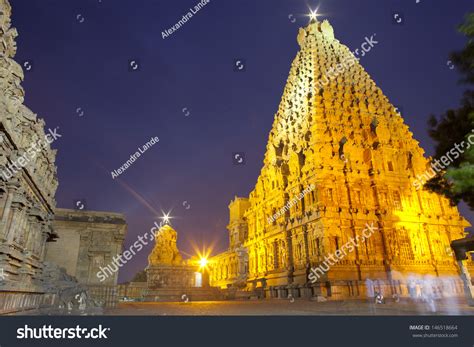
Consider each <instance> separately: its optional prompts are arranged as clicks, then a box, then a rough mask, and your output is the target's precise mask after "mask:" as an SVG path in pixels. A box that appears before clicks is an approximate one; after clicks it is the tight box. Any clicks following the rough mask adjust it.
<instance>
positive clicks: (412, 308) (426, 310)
mask: <svg viewBox="0 0 474 347" xmlns="http://www.w3.org/2000/svg"><path fill="white" fill-rule="evenodd" d="M104 314H106V315H159V316H167V315H169V316H175V315H178V316H179V315H184V316H200V315H217V316H221V315H222V316H234V315H245V316H254V315H257V316H261V315H271V316H273V315H291V316H293V315H294V316H298V315H344V316H346V315H387V316H391V315H474V307H469V306H468V305H467V304H466V302H465V301H464V300H459V299H451V300H449V301H448V300H443V301H437V302H436V303H435V305H434V306H430V305H429V304H427V303H422V302H418V303H416V302H412V301H410V302H409V301H401V302H399V303H396V302H387V303H386V304H378V305H376V304H374V303H372V302H366V301H360V300H350V301H349V300H348V301H328V302H315V301H308V300H295V301H294V302H290V301H289V300H276V299H275V300H271V299H268V300H251V301H200V302H187V303H184V302H126V303H120V304H119V305H118V307H117V308H114V309H106V310H105V312H104Z"/></svg>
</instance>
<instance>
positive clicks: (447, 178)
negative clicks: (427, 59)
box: [425, 13, 474, 210]
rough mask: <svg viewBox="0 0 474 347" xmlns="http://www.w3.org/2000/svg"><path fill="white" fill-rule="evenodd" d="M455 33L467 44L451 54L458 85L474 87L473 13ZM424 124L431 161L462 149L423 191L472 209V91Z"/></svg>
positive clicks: (473, 108) (473, 197)
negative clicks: (432, 148)
mask: <svg viewBox="0 0 474 347" xmlns="http://www.w3.org/2000/svg"><path fill="white" fill-rule="evenodd" d="M459 32H461V33H462V34H464V35H465V36H466V37H467V39H468V41H467V44H466V46H465V47H464V49H463V50H461V51H459V52H454V53H452V54H451V60H452V61H453V63H454V64H455V65H456V66H457V68H458V69H459V71H460V72H461V74H462V76H463V77H462V79H461V81H460V82H461V83H465V84H467V85H468V86H469V87H471V86H472V85H473V84H474V13H470V14H468V15H467V16H466V20H465V22H464V23H463V24H462V25H461V26H460V27H459ZM469 87H468V88H469ZM428 125H429V128H430V129H429V132H428V133H429V135H430V136H431V138H433V140H435V142H436V148H435V155H434V157H435V158H437V159H439V158H440V157H442V156H443V155H445V154H446V153H448V152H449V151H450V150H452V149H453V148H454V146H455V144H459V145H461V144H462V143H463V144H464V146H463V149H461V150H460V155H459V157H458V158H457V159H455V160H454V161H453V162H452V163H451V164H450V166H449V168H448V169H447V170H446V171H441V172H439V173H437V174H436V176H434V177H433V178H432V179H431V180H429V181H428V182H427V183H426V184H425V188H427V189H429V190H431V191H434V192H437V193H441V194H443V195H445V196H446V197H447V198H449V199H450V201H451V203H452V204H453V205H457V204H458V203H459V201H461V200H464V201H465V202H466V203H467V204H468V205H469V207H470V208H471V209H473V210H474V145H473V144H474V91H473V90H472V89H468V90H467V91H466V92H465V93H464V97H463V99H462V102H461V106H460V107H459V108H458V109H455V110H448V111H446V112H445V113H444V114H442V115H441V116H440V118H439V119H437V118H436V117H435V116H431V118H430V120H429V121H428ZM470 142H472V143H473V144H471V143H470Z"/></svg>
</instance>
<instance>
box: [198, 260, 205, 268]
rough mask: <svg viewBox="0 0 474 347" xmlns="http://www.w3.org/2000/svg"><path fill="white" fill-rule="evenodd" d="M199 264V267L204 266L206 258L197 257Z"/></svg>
mask: <svg viewBox="0 0 474 347" xmlns="http://www.w3.org/2000/svg"><path fill="white" fill-rule="evenodd" d="M199 266H200V267H201V268H203V267H206V266H207V258H201V259H199Z"/></svg>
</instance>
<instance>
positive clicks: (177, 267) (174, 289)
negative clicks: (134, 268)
mask: <svg viewBox="0 0 474 347" xmlns="http://www.w3.org/2000/svg"><path fill="white" fill-rule="evenodd" d="M177 239H178V233H177V232H176V230H174V229H173V228H172V227H171V225H169V224H165V225H164V226H162V227H161V228H160V230H159V231H158V232H157V233H156V235H155V246H154V248H153V250H152V251H151V253H150V255H149V256H148V266H147V268H146V273H147V294H146V300H148V301H181V300H184V301H188V300H209V299H217V298H218V296H219V291H218V290H217V289H215V288H211V287H209V275H208V270H207V269H206V268H205V267H202V266H200V265H199V261H197V259H189V260H183V257H182V256H181V253H180V252H179V250H178V246H177V245H176V242H177Z"/></svg>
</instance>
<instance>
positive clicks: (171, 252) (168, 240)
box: [148, 224, 183, 265]
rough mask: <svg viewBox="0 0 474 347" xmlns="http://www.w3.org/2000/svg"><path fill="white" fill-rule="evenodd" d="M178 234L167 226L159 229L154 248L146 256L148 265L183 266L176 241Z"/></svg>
mask: <svg viewBox="0 0 474 347" xmlns="http://www.w3.org/2000/svg"><path fill="white" fill-rule="evenodd" d="M177 238H178V233H177V232H176V231H175V230H174V229H173V228H172V227H171V226H170V225H168V224H166V225H164V226H162V227H161V229H160V230H159V231H158V232H157V234H156V237H155V247H154V248H153V251H152V252H151V253H150V255H149V256H148V263H149V264H150V265H183V257H182V256H181V254H180V253H179V250H178V246H177V245H176V241H177Z"/></svg>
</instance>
